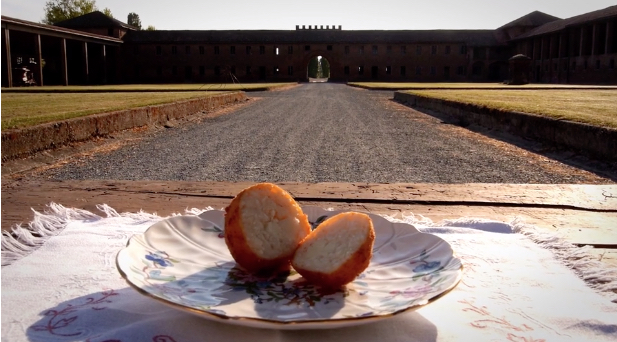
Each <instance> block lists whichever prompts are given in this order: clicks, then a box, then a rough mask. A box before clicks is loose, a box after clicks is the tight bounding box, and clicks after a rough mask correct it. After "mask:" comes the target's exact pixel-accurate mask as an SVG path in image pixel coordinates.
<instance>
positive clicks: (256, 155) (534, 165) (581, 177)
mask: <svg viewBox="0 0 617 342" xmlns="http://www.w3.org/2000/svg"><path fill="white" fill-rule="evenodd" d="M249 96H251V97H258V98H260V99H259V100H256V101H253V103H251V104H250V105H247V106H243V107H241V108H239V109H238V110H236V111H233V112H232V113H229V114H227V115H222V116H218V117H215V118H210V119H206V120H205V121H203V122H201V123H197V124H195V123H191V124H187V125H180V126H178V127H175V128H171V129H167V130H165V131H163V132H159V133H157V134H153V135H149V136H147V137H146V138H144V139H142V140H141V141H139V142H138V143H135V144H129V145H128V146H125V147H123V148H120V149H118V150H116V151H113V152H111V153H108V154H104V155H97V156H95V157H92V158H89V159H85V160H81V161H79V162H78V163H72V164H68V165H66V166H64V167H62V168H59V169H55V170H52V171H50V172H49V175H50V176H51V177H52V178H53V179H113V180H191V181H205V180H208V181H255V182H258V181H270V182H281V181H296V182H309V183H314V182H325V181H329V182H378V183H386V182H415V183H418V182H420V183H606V182H610V180H607V179H603V178H601V177H598V176H596V175H594V174H591V173H589V172H585V171H581V170H579V169H577V168H574V167H570V166H568V165H565V164H562V163H558V162H555V161H554V160H551V159H548V158H544V157H541V156H538V155H536V154H533V153H529V152H527V151H526V150H523V149H521V148H518V147H516V146H515V145H511V144H508V143H504V142H501V141H498V140H493V139H489V138H486V137H485V136H483V135H480V134H477V133H473V132H470V131H469V130H467V129H464V128H461V127H457V126H454V125H449V124H444V123H442V121H441V120H439V119H437V118H434V117H432V116H428V115H425V114H423V113H420V112H417V111H415V110H412V109H410V108H408V107H405V106H403V105H401V104H398V103H395V102H393V101H392V100H391V99H392V92H391V91H367V90H363V89H358V88H352V87H348V86H345V85H343V84H333V83H309V84H302V85H300V86H298V87H295V88H293V89H289V90H285V91H273V92H261V93H249Z"/></svg>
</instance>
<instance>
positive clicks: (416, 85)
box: [347, 82, 617, 90]
mask: <svg viewBox="0 0 617 342" xmlns="http://www.w3.org/2000/svg"><path fill="white" fill-rule="evenodd" d="M347 84H348V85H350V86H354V87H360V88H366V89H392V90H405V89H504V90H505V89H508V90H509V89H529V90H538V89H617V86H598V85H573V84H524V85H507V84H503V83H455V82H451V83H446V82H434V83H430V82H427V83H423V82H409V83H404V82H403V83H398V82H348V83H347Z"/></svg>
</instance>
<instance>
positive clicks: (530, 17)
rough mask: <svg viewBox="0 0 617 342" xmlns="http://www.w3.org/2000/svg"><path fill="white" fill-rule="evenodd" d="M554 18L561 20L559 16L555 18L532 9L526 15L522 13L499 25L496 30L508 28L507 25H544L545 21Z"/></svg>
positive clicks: (553, 19) (547, 21)
mask: <svg viewBox="0 0 617 342" xmlns="http://www.w3.org/2000/svg"><path fill="white" fill-rule="evenodd" d="M555 20H561V18H557V17H554V16H552V15H550V14H546V13H544V12H540V11H533V12H531V13H529V14H527V15H524V16H522V17H520V18H518V19H516V20H513V21H511V22H509V23H507V24H505V25H503V26H501V27H500V28H498V30H500V29H505V28H509V27H515V26H527V27H529V26H531V27H537V26H540V25H544V24H546V23H550V22H552V21H555Z"/></svg>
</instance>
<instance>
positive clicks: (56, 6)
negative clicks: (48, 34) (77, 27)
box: [42, 0, 111, 25]
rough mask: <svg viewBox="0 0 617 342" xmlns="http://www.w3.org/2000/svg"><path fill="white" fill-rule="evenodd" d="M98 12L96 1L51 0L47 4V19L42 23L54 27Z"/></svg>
mask: <svg viewBox="0 0 617 342" xmlns="http://www.w3.org/2000/svg"><path fill="white" fill-rule="evenodd" d="M96 10H97V8H96V1H95V0H50V1H47V2H46V3H45V18H43V20H42V22H43V24H47V25H54V24H56V23H59V22H61V21H64V20H67V19H72V18H76V17H79V16H81V15H84V14H88V13H90V12H94V11H96ZM110 14H111V11H110Z"/></svg>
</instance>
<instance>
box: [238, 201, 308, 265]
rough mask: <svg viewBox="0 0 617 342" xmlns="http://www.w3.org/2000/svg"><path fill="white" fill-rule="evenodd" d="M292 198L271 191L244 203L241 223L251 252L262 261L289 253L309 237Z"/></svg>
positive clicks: (242, 203) (241, 204)
mask: <svg viewBox="0 0 617 342" xmlns="http://www.w3.org/2000/svg"><path fill="white" fill-rule="evenodd" d="M297 215H298V213H297V212H296V210H295V209H294V208H293V206H292V203H290V201H289V199H287V198H285V197H284V196H282V195H278V194H274V193H271V192H270V191H267V190H258V191H251V192H249V193H247V194H245V195H244V197H243V198H242V201H241V203H240V220H241V222H242V226H243V227H244V235H245V237H246V241H247V243H248V245H249V247H250V248H251V250H252V251H253V252H254V253H255V254H257V255H258V256H259V257H260V258H264V259H274V258H278V257H280V256H282V255H285V254H289V253H291V252H293V250H294V249H295V248H296V247H297V246H298V244H299V243H300V241H301V240H302V239H303V238H304V237H305V235H306V234H305V233H303V230H302V229H301V225H300V220H299V218H298V217H297Z"/></svg>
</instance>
